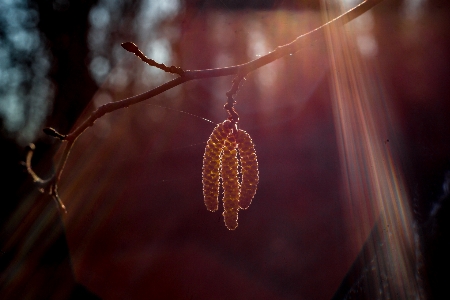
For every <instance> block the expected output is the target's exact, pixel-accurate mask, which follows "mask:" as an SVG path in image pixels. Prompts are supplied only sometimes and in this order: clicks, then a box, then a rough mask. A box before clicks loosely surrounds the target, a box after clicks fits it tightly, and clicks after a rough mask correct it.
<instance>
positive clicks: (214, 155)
mask: <svg viewBox="0 0 450 300" xmlns="http://www.w3.org/2000/svg"><path fill="white" fill-rule="evenodd" d="M230 131H231V122H230V121H228V120H227V121H225V122H223V123H220V124H218V125H217V126H216V127H215V128H214V130H213V132H212V133H211V136H210V137H209V139H208V142H207V143H206V148H205V154H204V156H203V174H202V181H203V196H204V202H205V206H206V208H207V209H208V210H209V211H216V210H217V209H218V204H219V178H220V166H221V155H222V148H223V145H224V142H225V139H226V138H227V136H228V134H229V133H230Z"/></svg>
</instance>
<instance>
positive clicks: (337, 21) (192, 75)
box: [26, 0, 384, 211]
mask: <svg viewBox="0 0 450 300" xmlns="http://www.w3.org/2000/svg"><path fill="white" fill-rule="evenodd" d="M382 1H384V0H366V1H364V2H362V3H361V4H359V5H357V6H355V7H354V8H352V9H350V10H349V11H347V12H345V13H344V14H342V15H340V16H338V17H336V18H334V19H333V20H331V21H329V22H327V23H325V24H323V25H322V26H320V27H318V28H316V29H314V30H312V31H310V32H308V33H305V34H303V35H300V36H299V37H297V38H296V39H295V40H293V41H292V42H291V43H288V44H286V45H283V46H279V47H277V48H276V49H275V50H274V51H272V52H270V53H268V54H267V55H264V56H262V57H260V58H258V59H255V60H252V61H250V62H247V63H244V64H241V65H236V66H231V67H225V68H217V69H206V70H191V71H189V70H188V71H183V70H182V69H181V68H179V67H174V66H172V67H167V66H165V65H164V64H159V63H157V62H155V61H154V60H152V59H149V58H147V57H146V56H145V55H144V54H143V53H142V52H141V51H140V50H139V48H138V47H137V46H136V45H135V44H134V43H131V42H126V43H123V44H122V47H123V48H124V49H125V50H127V51H129V52H132V53H134V54H135V55H136V56H138V57H139V58H140V59H141V60H143V61H144V62H146V63H147V64H149V65H151V66H154V67H157V68H160V69H162V70H164V71H166V72H170V73H175V74H178V75H180V77H178V78H175V79H173V80H171V81H169V82H166V83H164V84H162V85H160V86H158V87H156V88H154V89H152V90H150V91H147V92H145V93H142V94H139V95H136V96H133V97H129V98H126V99H123V100H120V101H116V102H111V103H107V104H105V105H102V106H100V107H99V108H98V109H97V110H95V111H94V112H93V113H92V114H91V115H90V116H89V117H88V118H87V119H86V120H85V121H84V122H83V123H82V124H81V125H80V126H79V127H77V128H75V129H74V130H73V131H72V132H71V133H69V134H67V135H64V134H60V133H58V132H57V131H56V130H55V129H53V128H46V129H44V132H45V133H46V134H48V135H50V136H53V137H56V138H58V139H60V140H63V141H66V142H67V144H66V145H65V149H64V153H63V155H62V157H61V160H60V163H59V165H58V168H57V171H56V173H55V175H54V176H53V178H51V179H50V180H42V179H41V178H40V177H39V176H37V175H36V173H35V172H34V171H33V170H32V168H31V156H32V150H33V149H34V148H31V150H30V152H29V155H28V156H27V162H26V165H27V170H28V173H29V174H30V175H31V176H32V177H33V180H34V181H35V182H39V183H46V182H50V187H49V194H50V195H52V197H53V198H54V199H55V200H56V202H57V203H59V205H60V207H61V208H62V209H63V210H64V211H65V206H64V204H63V203H62V201H61V199H60V198H59V196H58V191H57V184H58V182H59V179H60V177H61V174H62V172H63V169H64V166H65V163H66V161H67V158H68V156H69V154H70V150H71V149H72V146H73V145H74V143H75V141H76V139H77V138H78V137H79V136H80V135H81V134H82V133H83V132H84V131H85V130H86V129H87V128H89V127H91V126H92V125H93V124H94V122H95V121H96V120H97V119H99V118H101V117H102V116H104V115H105V114H107V113H110V112H113V111H116V110H118V109H121V108H126V107H129V106H131V105H134V104H136V103H139V102H142V101H144V100H147V99H150V98H153V97H155V96H157V95H159V94H161V93H163V92H165V91H167V90H170V89H172V88H174V87H176V86H178V85H180V84H183V83H185V82H187V81H190V80H195V79H202V78H212V77H222V76H230V75H236V77H235V79H234V80H233V85H232V88H231V89H230V91H228V92H227V97H228V102H227V104H226V105H225V109H227V111H228V113H229V116H230V118H231V120H232V121H234V122H237V120H238V115H237V113H236V112H235V111H234V109H233V105H234V100H233V96H234V95H235V93H236V92H237V89H238V87H239V83H240V82H241V81H242V79H243V78H244V77H245V75H247V74H248V73H250V72H252V71H254V70H257V69H259V68H261V67H262V66H265V65H267V64H269V63H271V62H273V61H275V60H277V59H280V58H282V57H284V56H287V55H290V54H293V53H295V52H297V51H299V50H300V49H302V48H304V47H310V46H311V45H312V44H314V43H315V42H317V41H319V40H321V39H323V37H324V30H325V29H326V28H327V27H329V26H331V25H337V26H339V25H344V24H346V23H348V22H350V21H351V20H353V19H355V18H357V17H359V16H360V15H362V14H363V13H365V12H367V11H368V10H370V9H371V8H373V7H374V6H375V5H377V4H378V3H380V2H382ZM306 36H308V41H311V40H312V41H313V42H308V43H305V41H306V39H304V37H306ZM233 112H234V113H233ZM30 147H31V146H30ZM33 147H34V145H33Z"/></svg>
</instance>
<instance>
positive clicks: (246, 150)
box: [237, 129, 259, 209]
mask: <svg viewBox="0 0 450 300" xmlns="http://www.w3.org/2000/svg"><path fill="white" fill-rule="evenodd" d="M237 147H238V150H239V156H240V159H241V167H242V169H241V172H242V184H241V192H240V196H239V207H240V208H242V209H247V208H248V207H249V206H250V204H251V203H252V199H253V197H254V196H255V193H256V187H257V185H258V181H259V175H258V160H257V158H256V152H255V146H254V144H253V141H252V139H251V137H250V135H249V134H248V133H247V132H245V131H244V130H241V129H239V131H238V134H237Z"/></svg>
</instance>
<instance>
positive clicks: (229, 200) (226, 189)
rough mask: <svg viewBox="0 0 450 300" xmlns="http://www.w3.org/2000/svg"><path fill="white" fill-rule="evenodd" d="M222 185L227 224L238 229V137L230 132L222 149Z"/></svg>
mask: <svg viewBox="0 0 450 300" xmlns="http://www.w3.org/2000/svg"><path fill="white" fill-rule="evenodd" d="M221 175H222V186H223V209H224V212H223V217H224V221H225V226H226V227H227V228H228V229H230V230H233V229H236V227H237V226H238V222H237V220H238V211H239V203H238V201H239V193H240V191H239V188H240V185H239V179H238V158H237V150H236V139H235V137H234V134H232V133H231V134H229V135H228V137H227V139H226V140H225V142H224V146H223V149H222V169H221Z"/></svg>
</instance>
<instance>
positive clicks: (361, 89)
mask: <svg viewBox="0 0 450 300" xmlns="http://www.w3.org/2000/svg"><path fill="white" fill-rule="evenodd" d="M324 11H326V12H327V15H326V16H325V17H326V18H331V17H332V16H330V15H329V10H324ZM369 13H370V12H369ZM351 26H352V24H349V25H347V26H346V27H345V28H343V27H340V28H338V27H331V28H330V29H329V30H328V31H327V33H326V41H327V47H328V53H329V60H330V65H331V88H332V89H331V90H332V93H333V95H332V97H333V114H334V120H335V128H336V136H337V142H338V145H339V151H340V157H341V166H342V181H343V186H344V193H345V195H344V199H346V200H345V203H344V204H343V206H344V210H345V211H346V213H347V216H348V218H347V219H348V230H349V234H351V235H353V236H354V247H356V248H355V249H360V248H361V246H362V244H363V243H364V242H365V241H366V239H367V237H368V235H369V233H370V231H371V229H372V228H375V227H378V228H377V229H378V232H379V237H380V238H379V239H377V240H372V239H369V242H368V243H371V244H369V245H368V247H369V249H370V250H369V251H370V253H371V254H370V258H369V257H367V258H366V259H367V260H369V259H370V260H372V262H369V261H366V262H365V265H370V264H372V265H373V266H374V268H373V269H372V272H371V273H370V275H369V276H367V277H368V278H365V279H364V282H365V286H364V288H367V289H370V290H372V291H373V293H371V295H372V296H374V297H375V298H374V299H390V298H395V299H421V298H423V291H422V287H421V284H420V280H418V279H417V277H418V276H417V267H418V266H417V265H416V264H415V262H416V261H417V259H415V257H414V256H415V255H417V252H416V249H418V247H419V245H417V244H416V243H417V239H415V232H414V231H413V228H414V221H413V216H412V212H411V207H410V204H409V203H408V195H407V194H406V191H405V186H404V183H403V179H402V173H401V171H400V170H399V169H398V167H397V166H396V160H395V159H394V155H393V153H392V152H391V149H390V147H392V145H395V133H394V130H393V128H392V127H391V126H393V125H395V124H392V121H393V119H392V118H391V116H390V110H389V108H388V105H387V103H385V102H384V100H385V97H386V95H384V93H383V88H382V86H381V85H380V84H379V82H378V80H377V73H376V69H375V68H374V67H373V66H371V65H370V63H369V62H367V61H364V60H363V59H362V57H361V55H360V54H359V53H358V52H357V51H356V50H355V49H358V47H357V38H356V34H355V33H356V31H357V29H356V28H355V27H351ZM390 141H391V142H390ZM394 153H395V151H394ZM380 249H381V250H380ZM374 262H375V263H374Z"/></svg>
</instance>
